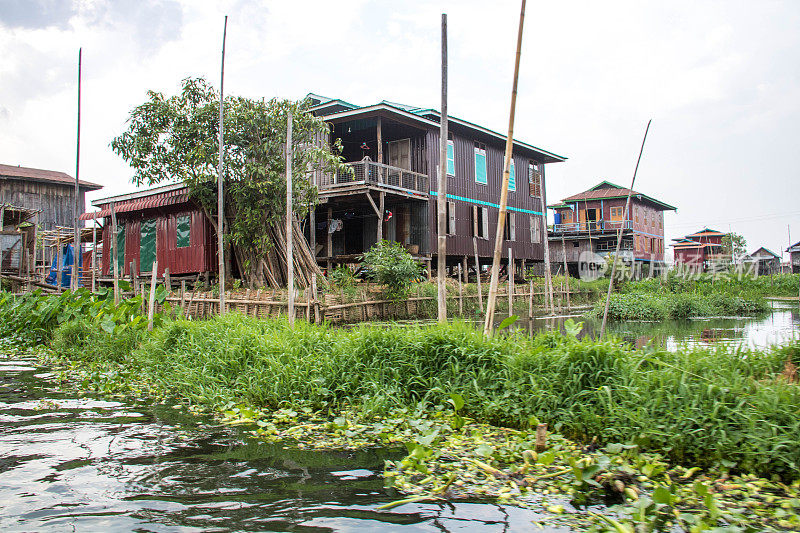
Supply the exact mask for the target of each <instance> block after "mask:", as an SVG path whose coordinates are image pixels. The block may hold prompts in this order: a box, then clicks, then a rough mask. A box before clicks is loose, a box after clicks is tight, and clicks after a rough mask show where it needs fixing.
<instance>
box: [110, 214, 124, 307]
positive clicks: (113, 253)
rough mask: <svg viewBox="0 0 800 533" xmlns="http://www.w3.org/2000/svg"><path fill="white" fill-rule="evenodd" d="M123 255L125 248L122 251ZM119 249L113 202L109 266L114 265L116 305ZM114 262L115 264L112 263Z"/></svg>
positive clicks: (115, 297) (116, 299)
mask: <svg viewBox="0 0 800 533" xmlns="http://www.w3.org/2000/svg"><path fill="white" fill-rule="evenodd" d="M122 253H123V257H124V254H125V250H123V251H122ZM118 255H119V251H118V250H117V210H116V208H115V206H114V202H111V257H110V258H109V261H110V262H109V268H111V267H112V266H113V267H114V305H119V260H118V257H117V256H118ZM112 263H113V264H112Z"/></svg>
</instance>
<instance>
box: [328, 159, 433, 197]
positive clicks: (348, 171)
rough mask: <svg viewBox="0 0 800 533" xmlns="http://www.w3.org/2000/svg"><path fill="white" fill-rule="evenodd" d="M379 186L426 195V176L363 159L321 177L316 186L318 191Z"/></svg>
mask: <svg viewBox="0 0 800 533" xmlns="http://www.w3.org/2000/svg"><path fill="white" fill-rule="evenodd" d="M357 184H366V185H379V186H385V187H389V188H396V189H402V190H406V191H414V192H417V193H423V194H425V195H427V194H428V191H429V189H428V176H427V175H426V174H420V173H419V172H412V171H410V170H406V169H403V168H398V167H393V166H390V165H384V164H383V163H378V162H376V161H372V160H370V159H369V158H364V159H363V160H361V161H356V162H353V163H346V164H345V168H344V169H342V170H339V171H337V172H336V173H335V174H328V175H323V176H321V177H320V179H319V183H318V184H317V185H318V186H319V188H320V189H329V188H333V187H338V186H346V185H357Z"/></svg>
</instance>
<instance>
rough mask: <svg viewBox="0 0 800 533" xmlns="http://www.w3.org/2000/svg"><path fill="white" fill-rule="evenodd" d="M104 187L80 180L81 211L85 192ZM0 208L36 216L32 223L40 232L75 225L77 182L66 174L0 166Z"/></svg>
mask: <svg viewBox="0 0 800 533" xmlns="http://www.w3.org/2000/svg"><path fill="white" fill-rule="evenodd" d="M101 188H102V185H98V184H96V183H92V182H90V181H84V180H80V181H79V183H78V190H79V192H80V198H79V201H80V207H79V209H80V211H79V213H78V214H80V213H83V212H84V211H85V210H86V209H85V205H86V192H87V191H96V190H98V189H101ZM0 204H10V205H13V206H16V207H20V208H24V209H27V210H31V211H35V212H37V216H36V217H34V219H33V220H32V221H33V222H35V223H36V224H37V225H38V226H39V228H40V229H43V230H51V229H55V228H56V227H57V226H61V227H73V226H74V225H75V178H73V177H72V176H70V175H68V174H65V173H63V172H57V171H54V170H42V169H38V168H26V167H20V166H13V165H0Z"/></svg>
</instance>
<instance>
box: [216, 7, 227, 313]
mask: <svg viewBox="0 0 800 533" xmlns="http://www.w3.org/2000/svg"><path fill="white" fill-rule="evenodd" d="M227 33H228V16H227V15H225V23H224V25H223V27H222V64H221V66H220V73H219V169H218V172H217V259H218V264H217V268H219V314H220V315H223V314H225V247H224V244H223V237H224V235H225V226H224V224H225V216H224V215H225V212H224V211H225V201H224V196H223V192H224V189H223V181H224V174H223V166H222V165H223V161H224V153H225V151H224V148H225V128H224V118H225V105H224V103H225V96H224V91H223V90H224V85H225V37H226V36H227Z"/></svg>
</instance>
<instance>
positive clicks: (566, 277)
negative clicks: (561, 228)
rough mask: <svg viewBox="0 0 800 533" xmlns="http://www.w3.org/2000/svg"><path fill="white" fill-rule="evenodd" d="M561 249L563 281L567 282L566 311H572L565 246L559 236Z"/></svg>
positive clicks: (562, 238)
mask: <svg viewBox="0 0 800 533" xmlns="http://www.w3.org/2000/svg"><path fill="white" fill-rule="evenodd" d="M561 249H562V250H563V252H564V253H563V256H562V257H563V259H564V279H565V280H567V311H569V310H570V309H572V305H571V304H570V301H569V268H568V267H567V246H566V244H564V234H563V233H562V234H561Z"/></svg>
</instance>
